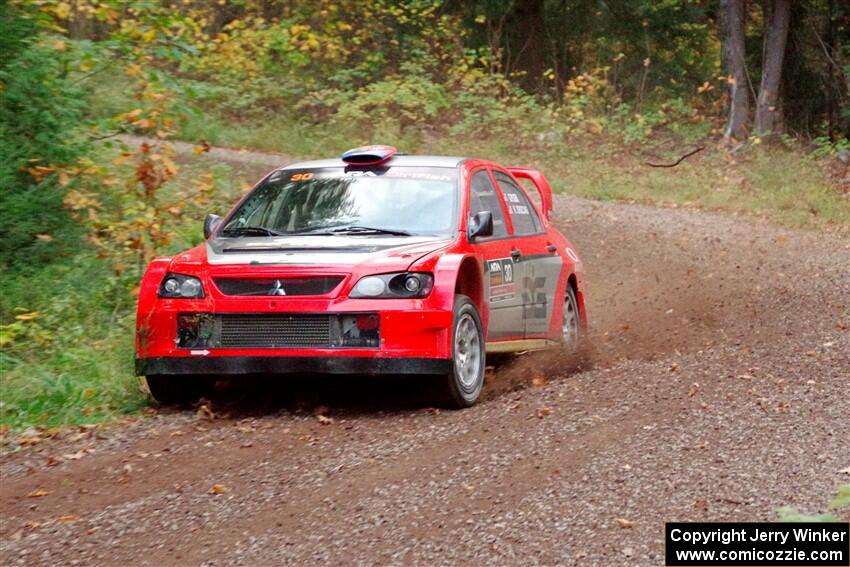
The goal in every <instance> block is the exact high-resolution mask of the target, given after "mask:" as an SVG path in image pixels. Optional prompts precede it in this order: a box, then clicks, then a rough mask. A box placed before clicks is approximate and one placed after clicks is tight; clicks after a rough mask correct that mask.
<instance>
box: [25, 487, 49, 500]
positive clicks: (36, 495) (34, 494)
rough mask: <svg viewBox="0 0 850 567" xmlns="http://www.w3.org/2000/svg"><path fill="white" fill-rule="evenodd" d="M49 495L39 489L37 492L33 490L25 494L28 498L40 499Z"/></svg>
mask: <svg viewBox="0 0 850 567" xmlns="http://www.w3.org/2000/svg"><path fill="white" fill-rule="evenodd" d="M48 494H50V493H49V492H48V491H46V490H43V489H41V488H39V489H38V490H33V491H32V492H29V493H27V497H28V498H41V497H42V496H47V495H48Z"/></svg>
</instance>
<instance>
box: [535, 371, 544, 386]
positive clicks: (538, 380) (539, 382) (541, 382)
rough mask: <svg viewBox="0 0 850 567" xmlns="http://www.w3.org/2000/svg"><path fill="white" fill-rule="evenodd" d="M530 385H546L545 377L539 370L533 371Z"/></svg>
mask: <svg viewBox="0 0 850 567" xmlns="http://www.w3.org/2000/svg"><path fill="white" fill-rule="evenodd" d="M531 385H532V386H534V387H536V388H540V387H542V386H545V385H546V377H545V376H543V373H542V372H540V371H539V370H535V371H534V376H532V377H531Z"/></svg>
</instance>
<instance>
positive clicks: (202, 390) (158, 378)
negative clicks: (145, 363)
mask: <svg viewBox="0 0 850 567" xmlns="http://www.w3.org/2000/svg"><path fill="white" fill-rule="evenodd" d="M145 378H146V380H147V383H148V390H150V392H151V396H153V399H155V400H156V401H157V402H158V403H159V404H160V405H163V406H176V405H184V404H188V403H189V402H194V401H195V400H197V399H198V398H200V397H202V396H204V395H205V394H207V393H208V392H209V390H210V389H211V388H212V385H213V381H212V379H211V378H209V377H207V376H192V375H164V374H153V375H149V376H146V377H145Z"/></svg>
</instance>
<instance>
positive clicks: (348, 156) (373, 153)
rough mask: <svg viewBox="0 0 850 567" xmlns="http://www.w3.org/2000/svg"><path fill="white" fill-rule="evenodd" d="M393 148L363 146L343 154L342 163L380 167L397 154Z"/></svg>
mask: <svg viewBox="0 0 850 567" xmlns="http://www.w3.org/2000/svg"><path fill="white" fill-rule="evenodd" d="M396 151H397V150H396V149H395V148H394V147H392V146H363V147H360V148H354V149H351V150H348V151H347V152H345V153H344V154H342V161H344V162H345V163H348V164H351V165H378V164H380V163H384V162H385V161H387V160H388V159H390V158H391V157H393V155H394V154H395V153H396Z"/></svg>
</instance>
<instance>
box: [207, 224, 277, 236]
mask: <svg viewBox="0 0 850 567" xmlns="http://www.w3.org/2000/svg"><path fill="white" fill-rule="evenodd" d="M222 234H223V235H225V236H286V235H285V234H284V233H282V232H278V231H276V230H272V229H270V228H266V227H264V226H234V227H233V228H227V229H225V230H223V231H222Z"/></svg>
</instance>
